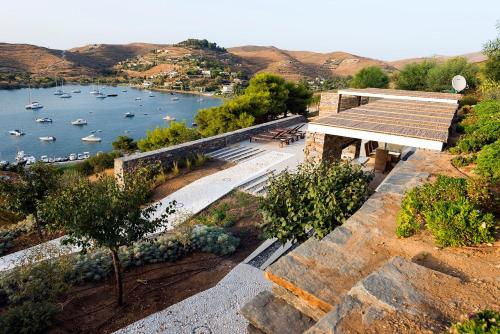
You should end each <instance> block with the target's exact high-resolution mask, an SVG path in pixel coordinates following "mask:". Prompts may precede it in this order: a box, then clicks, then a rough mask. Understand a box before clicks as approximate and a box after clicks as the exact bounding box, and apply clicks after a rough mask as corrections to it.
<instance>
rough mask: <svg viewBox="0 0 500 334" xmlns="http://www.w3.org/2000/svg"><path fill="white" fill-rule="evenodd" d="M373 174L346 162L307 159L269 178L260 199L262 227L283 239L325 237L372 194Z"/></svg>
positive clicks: (266, 231)
mask: <svg viewBox="0 0 500 334" xmlns="http://www.w3.org/2000/svg"><path fill="white" fill-rule="evenodd" d="M371 179H372V175H371V174H369V173H365V172H363V171H362V170H361V168H360V167H359V166H353V165H351V164H349V163H347V162H342V161H336V162H332V163H319V164H316V163H312V162H306V163H303V164H301V165H299V167H298V169H297V171H296V172H291V171H289V170H285V171H283V172H281V173H280V174H277V175H273V176H271V177H270V179H269V183H268V188H267V197H266V199H265V200H263V201H262V202H261V210H262V214H263V218H264V224H263V230H264V233H265V234H266V235H267V236H268V237H276V238H278V240H280V241H281V242H285V241H288V240H291V241H299V242H301V241H304V240H306V239H307V238H308V237H309V233H308V231H309V230H311V229H312V231H313V232H314V234H315V235H316V237H318V238H322V237H324V236H325V235H327V234H328V233H330V232H331V231H332V230H333V229H334V228H335V227H337V226H339V225H342V223H343V222H344V221H345V220H346V219H347V218H349V217H350V216H351V215H352V214H353V213H354V212H355V211H356V210H357V209H359V207H361V205H362V204H363V203H364V201H365V200H366V199H367V198H368V196H369V189H368V183H369V181H370V180H371Z"/></svg>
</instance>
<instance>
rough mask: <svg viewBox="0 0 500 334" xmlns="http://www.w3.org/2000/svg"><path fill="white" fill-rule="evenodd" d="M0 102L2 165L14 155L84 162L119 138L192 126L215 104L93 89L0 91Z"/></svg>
mask: <svg viewBox="0 0 500 334" xmlns="http://www.w3.org/2000/svg"><path fill="white" fill-rule="evenodd" d="M0 102H1V103H0V116H1V117H2V122H1V123H0V137H1V140H0V162H1V163H2V164H5V163H7V162H8V163H15V162H16V157H17V158H18V159H17V160H20V159H19V156H23V157H24V158H21V161H22V160H23V159H24V160H25V162H27V163H31V162H34V161H39V160H41V161H45V162H64V161H74V160H78V157H80V158H82V159H84V157H85V156H91V155H95V154H97V153H98V152H106V151H110V150H111V149H112V145H111V143H112V142H113V141H114V140H115V139H116V137H118V136H120V135H126V136H129V137H132V138H134V139H135V140H137V139H139V138H141V137H144V136H145V135H146V133H147V130H153V129H154V128H156V127H162V126H168V124H169V122H171V121H173V120H177V121H181V122H185V123H186V124H187V125H188V126H192V125H193V124H195V123H194V115H195V114H196V112H197V111H198V110H199V109H201V108H209V107H213V106H218V105H220V104H221V100H220V99H217V98H210V97H206V98H203V99H200V98H199V96H194V95H190V94H180V93H175V94H172V93H166V92H160V91H155V92H154V93H153V92H151V91H149V90H142V89H137V88H133V87H125V86H117V87H113V86H97V85H64V86H63V87H62V88H61V86H59V87H51V88H37V89H28V88H23V89H16V90H0ZM21 152H22V154H20V155H18V153H21ZM75 156H76V158H74V157H75ZM72 158H73V159H72Z"/></svg>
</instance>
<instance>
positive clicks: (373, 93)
mask: <svg viewBox="0 0 500 334" xmlns="http://www.w3.org/2000/svg"><path fill="white" fill-rule="evenodd" d="M392 91H393V92H400V91H397V90H392ZM338 94H339V95H350V96H362V97H373V98H383V99H391V100H406V101H420V102H439V103H451V104H457V103H458V100H459V98H460V97H459V96H458V95H457V94H442V95H443V96H444V95H457V97H456V98H455V97H453V98H444V97H431V96H425V95H424V94H423V93H422V94H418V95H420V96H417V95H415V94H410V92H408V94H407V95H402V94H391V90H386V92H380V91H378V90H375V89H372V90H370V89H358V90H357V89H339V90H338Z"/></svg>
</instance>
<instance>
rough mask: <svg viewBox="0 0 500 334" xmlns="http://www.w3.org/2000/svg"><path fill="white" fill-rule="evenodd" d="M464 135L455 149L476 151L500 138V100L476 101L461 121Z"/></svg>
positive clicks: (466, 151)
mask: <svg viewBox="0 0 500 334" xmlns="http://www.w3.org/2000/svg"><path fill="white" fill-rule="evenodd" d="M461 125H462V127H463V129H464V132H465V135H464V136H463V137H462V138H460V140H459V141H458V143H457V146H456V147H457V150H458V151H461V152H465V153H469V152H477V151H479V150H480V149H481V148H482V147H483V146H484V145H488V144H491V143H493V142H495V141H496V140H497V139H498V138H500V101H495V100H488V101H483V102H481V103H478V104H477V105H476V106H475V107H474V109H473V111H472V112H470V113H468V114H467V115H466V116H465V119H464V120H463V121H462V123H461Z"/></svg>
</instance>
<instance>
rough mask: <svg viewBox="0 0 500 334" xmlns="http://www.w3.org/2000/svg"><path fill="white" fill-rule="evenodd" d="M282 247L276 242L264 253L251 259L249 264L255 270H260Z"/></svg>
mask: <svg viewBox="0 0 500 334" xmlns="http://www.w3.org/2000/svg"><path fill="white" fill-rule="evenodd" d="M280 247H281V243H280V242H279V241H275V242H274V243H273V244H272V245H271V246H269V247H267V248H266V249H265V250H264V251H263V252H262V253H260V254H259V255H257V256H256V257H254V258H253V259H251V260H250V261H249V262H248V264H249V265H251V266H254V267H255V268H260V266H262V265H263V264H264V262H266V261H267V259H269V258H270V257H271V255H273V253H274V252H276V251H277V250H278V249H279V248H280Z"/></svg>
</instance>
